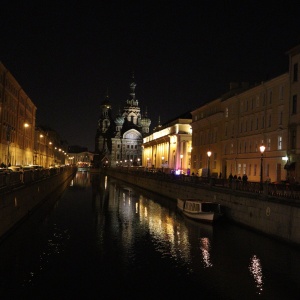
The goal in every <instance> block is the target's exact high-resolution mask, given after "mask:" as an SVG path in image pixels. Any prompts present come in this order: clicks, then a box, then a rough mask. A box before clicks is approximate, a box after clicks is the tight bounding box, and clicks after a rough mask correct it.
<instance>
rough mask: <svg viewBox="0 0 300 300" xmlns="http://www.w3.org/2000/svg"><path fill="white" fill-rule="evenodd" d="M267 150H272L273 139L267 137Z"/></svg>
mask: <svg viewBox="0 0 300 300" xmlns="http://www.w3.org/2000/svg"><path fill="white" fill-rule="evenodd" d="M267 150H268V151H270V150H271V139H267Z"/></svg>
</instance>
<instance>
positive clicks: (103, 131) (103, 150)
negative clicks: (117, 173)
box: [94, 76, 151, 167]
mask: <svg viewBox="0 0 300 300" xmlns="http://www.w3.org/2000/svg"><path fill="white" fill-rule="evenodd" d="M129 87H130V93H129V98H128V99H127V100H126V101H125V103H124V107H123V111H122V112H121V110H119V112H118V114H117V115H116V117H113V113H112V105H111V102H110V100H109V96H108V94H107V95H106V97H105V99H104V100H103V101H102V103H101V107H100V117H99V119H98V127H97V132H96V137H95V156H94V164H95V165H99V166H112V167H115V166H128V167H129V166H139V165H141V161H142V143H143V137H144V136H146V135H148V134H149V128H150V125H151V120H150V119H149V118H148V116H147V110H146V111H145V113H144V115H142V114H141V109H140V107H139V101H138V100H137V98H136V95H135V88H136V83H135V80H134V76H132V79H131V83H130V86H129Z"/></svg>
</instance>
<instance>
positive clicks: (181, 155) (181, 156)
mask: <svg viewBox="0 0 300 300" xmlns="http://www.w3.org/2000/svg"><path fill="white" fill-rule="evenodd" d="M182 158H183V154H180V173H182Z"/></svg>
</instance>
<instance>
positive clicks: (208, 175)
mask: <svg viewBox="0 0 300 300" xmlns="http://www.w3.org/2000/svg"><path fill="white" fill-rule="evenodd" d="M207 157H208V161H207V177H208V178H209V177H210V170H209V167H210V166H209V164H210V157H211V151H209V150H208V151H207Z"/></svg>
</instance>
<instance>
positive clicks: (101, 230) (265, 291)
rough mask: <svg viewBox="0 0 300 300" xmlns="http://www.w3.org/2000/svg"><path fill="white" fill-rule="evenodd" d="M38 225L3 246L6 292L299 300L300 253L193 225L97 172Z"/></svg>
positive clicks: (165, 204) (168, 206)
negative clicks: (14, 288)
mask: <svg viewBox="0 0 300 300" xmlns="http://www.w3.org/2000/svg"><path fill="white" fill-rule="evenodd" d="M38 224H39V225H38V226H36V225H34V226H32V225H30V226H28V227H29V230H28V232H26V233H23V232H22V231H21V232H20V233H19V234H16V237H15V241H14V240H13V239H11V241H9V243H6V245H5V244H4V245H2V246H0V283H1V286H2V287H3V286H6V285H7V282H12V280H11V279H12V278H14V277H18V278H20V279H21V282H22V285H23V288H24V289H26V288H27V287H28V288H32V291H34V293H36V291H42V293H44V291H45V289H46V293H47V291H48V292H50V291H51V293H52V294H53V295H56V293H58V290H59V288H58V285H57V281H58V282H61V288H63V289H64V292H65V295H67V296H66V297H65V298H68V297H69V298H72V297H70V295H75V296H76V297H77V296H78V295H79V294H80V293H83V294H84V296H82V297H79V298H78V297H77V298H78V299H89V298H94V295H99V296H101V295H103V294H104V293H105V292H109V293H115V294H114V295H116V293H117V292H118V291H122V298H126V292H127V296H128V295H131V296H132V295H134V293H137V290H138V289H139V290H140V289H142V290H146V291H152V294H151V297H150V294H149V298H147V295H145V293H142V294H141V295H143V298H144V299H153V298H157V297H159V298H166V299H178V297H179V295H181V296H187V294H189V293H190V296H192V295H193V294H194V293H195V292H199V290H201V296H202V297H208V298H209V299H212V298H218V299H241V298H243V299H297V297H296V296H295V295H297V296H298V294H299V293H298V292H299V287H298V286H299V281H300V280H299V272H298V271H299V267H300V266H299V263H300V254H299V251H297V250H295V249H293V248H291V247H289V246H286V245H283V244H280V243H278V242H275V241H272V240H270V239H268V238H266V237H263V236H260V235H258V234H255V233H253V232H250V231H247V230H245V229H242V228H240V227H237V226H234V225H231V224H228V223H222V222H221V223H219V224H217V225H216V226H211V225H206V224H201V223H196V222H194V221H191V220H189V219H186V218H185V217H183V216H182V215H180V214H179V213H178V212H177V210H176V203H175V202H174V201H172V200H170V199H166V198H164V197H161V196H159V195H156V194H152V193H149V192H146V191H140V190H137V189H136V188H133V187H130V186H128V185H126V184H124V183H121V182H117V181H115V180H113V179H110V178H107V177H102V176H100V175H91V174H89V173H87V172H80V174H78V173H77V175H76V177H74V179H73V181H72V184H70V186H69V188H68V190H67V191H66V192H65V193H64V196H63V197H62V198H61V199H59V200H58V201H57V203H56V205H55V206H54V207H53V211H52V212H51V213H49V215H47V216H46V218H45V219H44V221H43V222H42V224H41V223H38ZM35 230H36V231H35ZM28 241H30V242H28ZM29 244H30V246H29ZM12 249H14V251H12ZM5 256H7V261H5V260H4V259H3V257H5ZM6 270H7V271H6ZM57 270H59V272H58V271H57ZM51 272H52V273H51ZM53 278H54V279H55V280H56V284H53V283H52V281H53V280H54V279H53ZM57 278H58V279H59V280H58V279H57ZM84 278H85V280H84ZM112 283H113V289H112V288H111V285H112ZM183 286H187V287H188V289H187V290H183V289H182V287H183ZM47 289H49V290H47ZM83 291H84V292H83ZM87 291H88V293H89V296H91V297H88V296H87V295H86V293H87ZM129 292H130V294H129ZM153 293H154V294H153ZM111 298H112V299H113V296H112V295H111ZM127 298H128V299H130V297H127ZM53 299H55V298H53Z"/></svg>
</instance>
